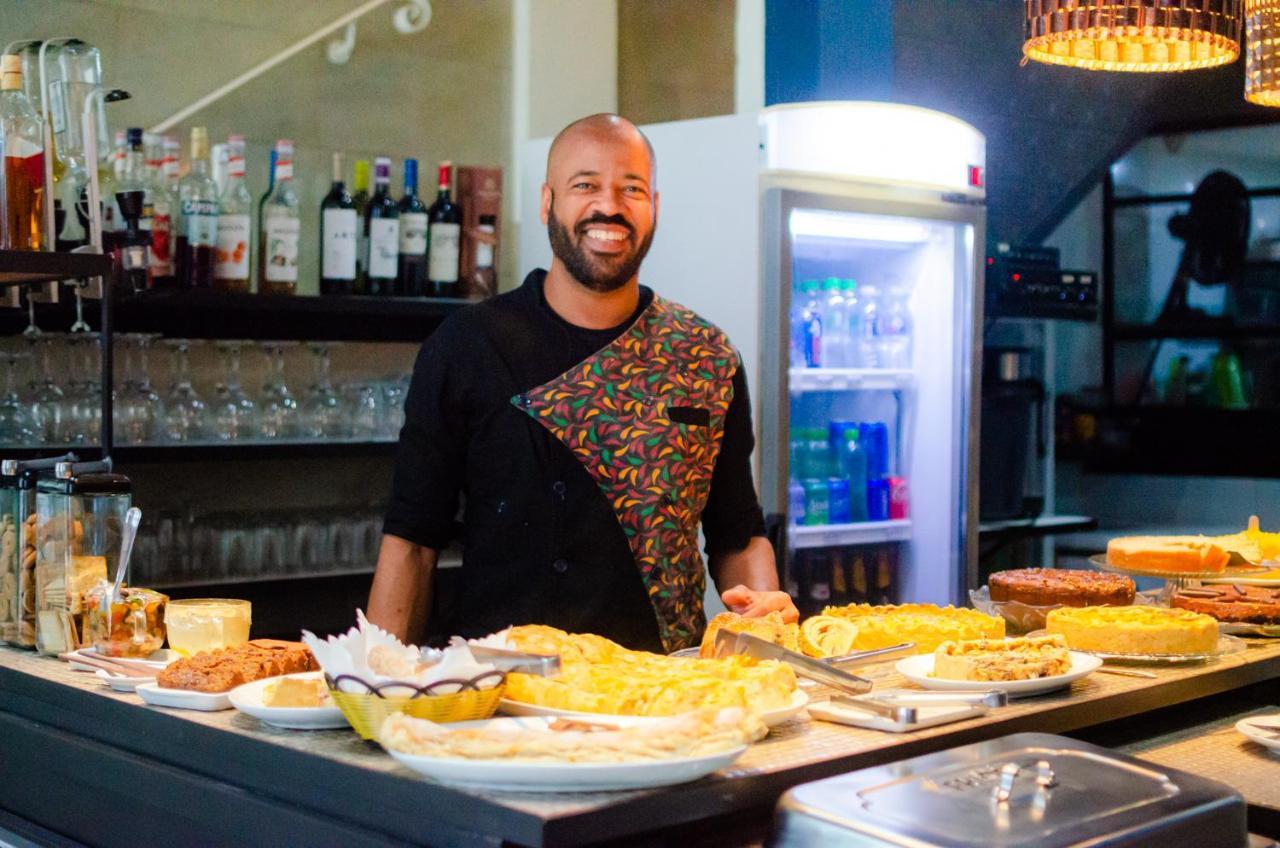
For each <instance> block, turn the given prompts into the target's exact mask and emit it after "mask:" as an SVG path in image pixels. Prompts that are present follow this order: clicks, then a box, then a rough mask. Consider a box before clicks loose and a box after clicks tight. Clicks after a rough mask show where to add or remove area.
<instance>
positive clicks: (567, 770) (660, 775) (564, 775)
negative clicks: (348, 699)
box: [387, 716, 747, 792]
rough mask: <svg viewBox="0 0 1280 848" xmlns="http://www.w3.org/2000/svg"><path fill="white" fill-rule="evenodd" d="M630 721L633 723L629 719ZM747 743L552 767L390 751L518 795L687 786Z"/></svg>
mask: <svg viewBox="0 0 1280 848" xmlns="http://www.w3.org/2000/svg"><path fill="white" fill-rule="evenodd" d="M593 718H595V719H597V720H599V719H604V718H608V720H609V722H610V723H615V722H616V723H618V724H634V723H636V719H635V717H620V718H617V717H613V716H608V717H606V716H593ZM627 719H630V721H628V720H627ZM548 720H549V718H548V717H525V718H496V719H485V720H484V721H462V722H458V723H457V724H453V725H450V727H458V728H463V727H478V726H483V725H485V724H490V725H492V724H494V723H504V724H506V723H515V724H516V725H517V726H520V727H538V726H542V727H545V726H546V723H547V721H548ZM745 750H747V746H746V745H739V746H737V747H735V748H730V749H729V750H727V751H721V752H719V753H715V754H709V755H706V756H702V757H689V758H686V759H679V760H657V761H651V760H641V761H637V762H623V763H549V762H541V761H539V762H522V761H520V760H467V759H461V758H455V757H423V756H417V755H413V754H401V753H398V752H396V751H391V750H388V751H387V753H389V754H391V756H392V757H395V758H396V760H398V761H399V762H401V763H403V764H404V765H406V766H408V767H409V768H411V769H413V770H414V771H416V772H418V773H419V774H422V775H425V776H426V777H429V778H431V779H433V780H438V781H440V782H441V783H450V784H455V785H460V786H468V787H472V788H477V789H480V788H483V789H499V790H507V791H513V792H604V791H613V790H620V789H648V788H651V787H655V786H670V785H672V784H676V783H688V782H689V781H691V780H697V779H698V778H700V777H705V776H706V775H708V774H711V772H713V771H717V770H718V769H722V768H725V767H727V766H728V765H729V764H730V763H732V762H733V761H734V760H736V759H738V757H740V756H742V752H743V751H745Z"/></svg>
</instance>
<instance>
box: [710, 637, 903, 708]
mask: <svg viewBox="0 0 1280 848" xmlns="http://www.w3.org/2000/svg"><path fill="white" fill-rule="evenodd" d="M911 647H912V645H911V644H910V643H905V642H904V643H903V644H901V645H895V646H894V647H892V648H882V649H880V650H878V651H874V652H872V651H867V652H865V654H872V653H874V654H875V656H876V657H877V658H879V657H880V656H882V655H884V654H887V653H895V652H897V651H906V650H909V649H910V648H911ZM734 654H742V655H743V656H748V657H754V658H755V659H758V660H778V661H779V662H784V663H786V664H787V665H789V666H791V668H792V669H794V670H795V673H796V674H798V675H800V676H801V677H807V678H809V679H810V680H816V681H818V682H819V683H823V684H825V685H827V686H830V687H831V688H832V689H836V690H838V691H840V692H846V693H848V694H850V695H863V694H866V693H867V692H870V691H871V681H870V680H867V679H866V678H863V677H859V676H858V675H856V674H850V673H849V672H847V671H844V670H843V669H839V668H836V667H835V666H834V665H828V664H827V663H825V662H823V661H822V660H815V659H812V658H811V657H806V656H805V655H804V654H797V653H796V652H795V651H788V650H787V649H786V648H783V647H780V646H778V645H775V644H773V643H772V642H769V641H766V640H764V639H761V638H760V637H758V636H752V635H751V634H750V633H734V632H732V631H729V630H721V631H719V632H718V633H716V656H718V657H727V656H732V655H734ZM858 656H859V655H857V654H851V655H850V656H848V657H841V660H842V661H843V662H846V663H847V662H851V661H853V658H856V657H858Z"/></svg>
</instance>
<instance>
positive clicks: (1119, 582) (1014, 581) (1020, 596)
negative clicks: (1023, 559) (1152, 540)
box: [987, 568, 1134, 607]
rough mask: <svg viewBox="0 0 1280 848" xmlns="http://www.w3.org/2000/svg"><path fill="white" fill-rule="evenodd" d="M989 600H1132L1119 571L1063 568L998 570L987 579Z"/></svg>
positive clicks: (1072, 603)
mask: <svg viewBox="0 0 1280 848" xmlns="http://www.w3.org/2000/svg"><path fill="white" fill-rule="evenodd" d="M987 586H988V588H989V589H990V591H991V600H993V601H997V602H1007V601H1018V602H1021V603H1024V604H1028V605H1029V606H1043V607H1047V606H1056V605H1062V606H1068V607H1092V606H1116V607H1123V606H1128V605H1129V604H1131V603H1133V595H1134V585H1133V580H1132V579H1131V578H1128V577H1125V576H1124V575H1123V574H1108V573H1106V572H1103V571H1084V570H1073V569H1066V568H1017V569H1013V570H1010V571H998V572H996V573H995V574H992V575H991V579H990V580H989V581H988V582H987Z"/></svg>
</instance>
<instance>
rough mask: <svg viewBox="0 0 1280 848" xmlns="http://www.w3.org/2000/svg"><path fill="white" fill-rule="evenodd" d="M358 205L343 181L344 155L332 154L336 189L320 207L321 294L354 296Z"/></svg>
mask: <svg viewBox="0 0 1280 848" xmlns="http://www.w3.org/2000/svg"><path fill="white" fill-rule="evenodd" d="M357 229H358V226H357V222H356V206H355V201H353V200H352V199H351V195H350V194H349V193H348V192H347V186H346V184H345V183H344V182H343V181H342V154H341V153H335V154H333V185H332V186H331V187H330V188H329V193H328V194H327V195H325V198H324V202H323V203H321V204H320V294H352V292H353V290H354V289H355V283H356V247H357V243H358V241H359V239H358V238H357V236H356V231H357Z"/></svg>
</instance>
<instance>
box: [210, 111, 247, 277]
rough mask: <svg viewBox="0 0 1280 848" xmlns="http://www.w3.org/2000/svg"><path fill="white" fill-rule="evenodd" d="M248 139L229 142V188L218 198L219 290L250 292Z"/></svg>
mask: <svg viewBox="0 0 1280 848" xmlns="http://www.w3.org/2000/svg"><path fill="white" fill-rule="evenodd" d="M244 170H245V169H244V136H242V135H233V136H231V138H229V139H227V187H226V188H224V189H223V190H222V196H221V197H219V198H218V253H217V260H216V262H215V264H214V266H213V287H214V288H215V289H218V290H219V291H227V292H247V291H249V268H250V267H251V266H250V264H249V242H250V241H252V237H251V236H250V233H251V232H252V228H251V224H250V222H249V213H250V212H252V211H253V197H252V196H251V195H250V194H249V187H248V186H247V185H245V182H244Z"/></svg>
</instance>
